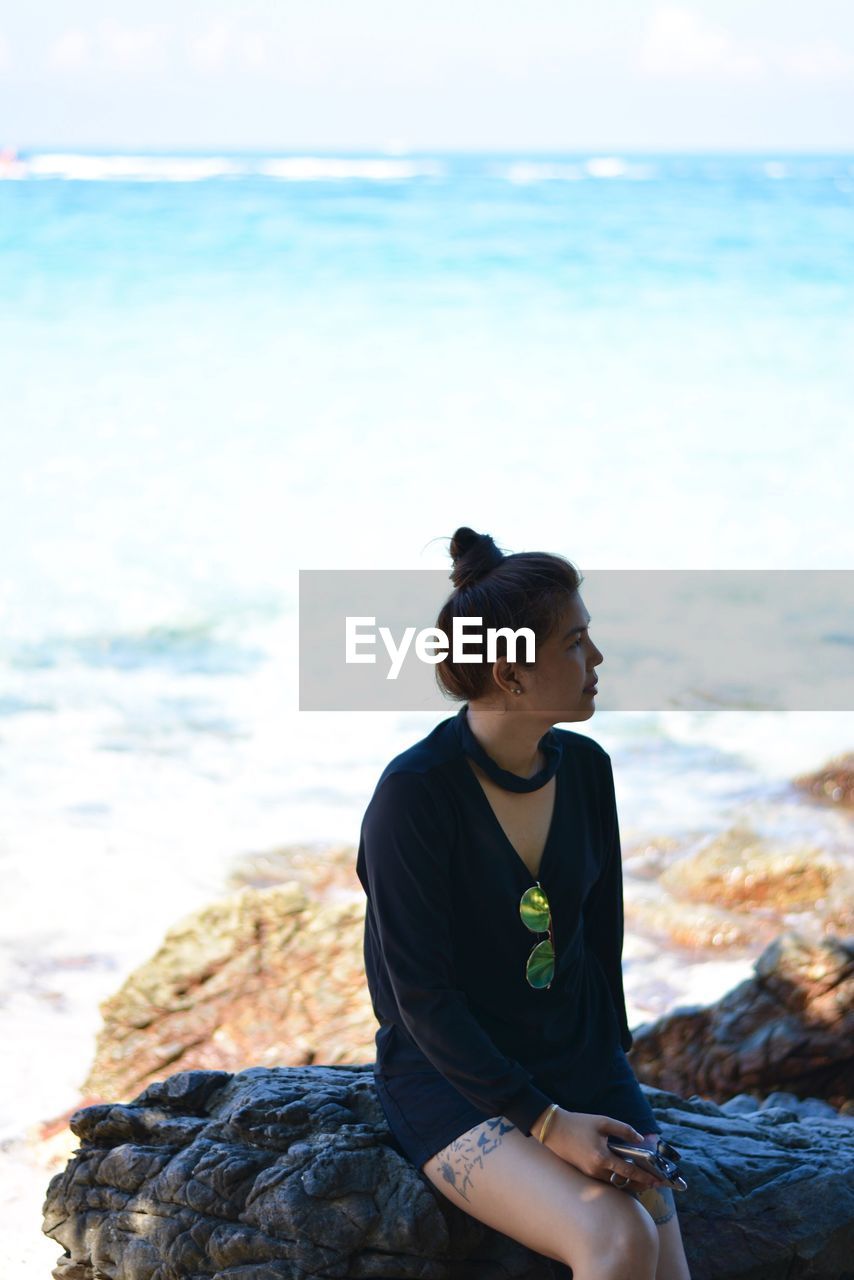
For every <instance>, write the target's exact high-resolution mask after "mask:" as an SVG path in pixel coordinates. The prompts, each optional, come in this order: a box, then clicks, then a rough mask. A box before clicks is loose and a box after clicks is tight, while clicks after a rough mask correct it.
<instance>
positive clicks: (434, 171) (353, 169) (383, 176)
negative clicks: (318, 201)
mask: <svg viewBox="0 0 854 1280" xmlns="http://www.w3.org/2000/svg"><path fill="white" fill-rule="evenodd" d="M259 171H260V172H261V173H262V174H264V175H266V176H267V177H268V178H284V179H285V180H287V181H289V182H327V181H330V180H332V181H340V180H342V179H344V180H350V181H352V180H354V179H355V180H357V181H366V182H389V181H391V182H404V181H408V180H409V179H410V178H434V177H441V176H442V175H443V173H444V169H443V167H442V165H440V164H438V163H436V161H434V160H390V159H386V158H383V157H377V158H375V159H355V158H353V159H350V158H347V157H341V158H336V157H328V156H288V157H285V158H284V159H281V160H268V161H266V162H265V163H263V164H262V165H261V166H260V167H259Z"/></svg>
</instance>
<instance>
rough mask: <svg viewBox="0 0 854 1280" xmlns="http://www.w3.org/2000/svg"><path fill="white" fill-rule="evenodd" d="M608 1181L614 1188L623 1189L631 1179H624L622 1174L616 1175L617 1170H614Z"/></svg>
mask: <svg viewBox="0 0 854 1280" xmlns="http://www.w3.org/2000/svg"><path fill="white" fill-rule="evenodd" d="M610 1181H611V1182H612V1183H613V1184H614V1186H615V1187H625V1186H627V1185H628V1183H629V1182H630V1181H631V1179H630V1178H626V1177H624V1175H623V1174H622V1173H617V1170H616V1169H615V1170H614V1172H613V1173H612V1174H611V1178H610Z"/></svg>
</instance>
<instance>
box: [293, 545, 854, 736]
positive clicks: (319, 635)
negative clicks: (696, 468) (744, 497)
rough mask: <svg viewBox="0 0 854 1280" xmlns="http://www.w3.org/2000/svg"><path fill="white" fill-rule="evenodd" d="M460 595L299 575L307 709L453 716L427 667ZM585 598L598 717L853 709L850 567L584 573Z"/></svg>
mask: <svg viewBox="0 0 854 1280" xmlns="http://www.w3.org/2000/svg"><path fill="white" fill-rule="evenodd" d="M450 592H451V584H450V581H449V578H448V575H447V573H446V572H445V571H444V570H431V569H416V570H405V569H400V570H397V569H386V570H383V569H379V570H335V569H332V570H301V571H300V574H299V642H300V655H299V707H300V710H301V711H443V710H447V709H448V707H449V705H450V706H451V707H452V708H453V706H455V705H456V704H453V703H450V700H449V699H448V698H447V697H446V696H445V695H444V694H443V693H442V692H441V690H440V689H439V687H438V685H437V683H436V674H435V665H433V664H432V663H430V662H428V661H426V660H425V655H427V654H429V653H430V652H434V653H435V652H436V643H435V642H436V639H437V637H436V636H435V634H434V635H432V636H431V634H430V632H431V631H432V629H433V628H435V624H436V618H437V616H438V613H439V610H440V608H441V606H442V604H443V603H444V601H445V600H446V599H447V597H448V596H449V594H450ZM580 594H581V597H582V599H583V601H584V604H585V606H586V608H587V610H588V612H589V613H590V615H591V622H590V635H591V637H592V639H593V640H594V641H595V643H596V645H597V647H598V648H599V649H600V650H601V651H602V654H603V661H602V663H601V664H600V666H599V667H598V668H597V674H598V676H599V693H598V695H597V707H598V709H600V710H612V711H652V710H666V709H673V708H684V709H686V710H687V709H691V710H698V709H700V710H739V711H743V710H757V711H851V710H854V625H852V623H854V572H852V571H849V570H836V569H828V570H812V569H792V570H752V569H733V570H729V569H720V570H718V569H705V570H665V569H662V570H655V569H650V570H602V571H599V572H596V571H590V572H588V571H584V582H583V583H582V585H581V591H580ZM477 630H480V628H477ZM419 633H421V634H419ZM448 639H449V640H451V639H452V637H448ZM468 651H469V652H472V651H473V652H475V653H476V652H477V646H476V645H475V646H474V647H473V646H472V642H471V641H469V649H468ZM518 652H519V656H520V657H524V656H525V651H524V647H521V648H520V649H519V651H518Z"/></svg>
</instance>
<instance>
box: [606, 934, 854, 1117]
mask: <svg viewBox="0 0 854 1280" xmlns="http://www.w3.org/2000/svg"><path fill="white" fill-rule="evenodd" d="M754 969H755V973H756V976H755V978H748V979H747V980H746V981H745V982H742V983H740V984H739V985H738V986H737V987H735V988H734V989H733V990H732V991H729V992H727V994H726V995H725V996H723V997H722V999H721V1000H719V1001H718V1002H717V1003H716V1004H713V1005H710V1006H709V1007H707V1008H700V1007H691V1008H683V1009H675V1010H674V1011H673V1012H672V1013H669V1014H667V1015H666V1016H665V1017H663V1018H660V1019H658V1021H657V1022H655V1023H651V1024H650V1023H647V1024H644V1025H643V1026H641V1027H637V1028H636V1029H635V1031H634V1045H633V1047H632V1050H631V1063H632V1067H633V1069H634V1071H635V1072H636V1074H637V1076H638V1078H639V1079H640V1080H643V1081H644V1082H645V1083H647V1084H650V1085H655V1086H657V1087H658V1088H661V1089H667V1090H670V1091H672V1092H674V1093H682V1094H691V1093H699V1094H702V1095H703V1096H705V1097H708V1098H712V1099H713V1100H715V1101H717V1102H723V1101H724V1100H725V1099H727V1098H729V1097H731V1096H732V1095H733V1094H737V1093H754V1094H766V1093H769V1092H771V1091H775V1090H784V1091H788V1092H790V1093H793V1094H795V1095H796V1096H799V1097H813V1098H823V1099H826V1100H827V1101H828V1102H830V1103H831V1104H832V1105H833V1106H834V1107H837V1108H840V1107H844V1106H846V1105H849V1104H850V1102H851V1099H852V1096H854V1088H852V1085H853V1084H854V939H848V940H843V939H829V940H827V941H824V942H821V943H809V942H807V941H806V939H804V938H803V937H802V936H801V935H799V934H797V933H795V932H794V931H789V932H787V933H784V934H783V935H781V936H780V937H779V938H777V939H776V940H775V941H774V942H773V943H772V944H771V945H770V946H769V947H767V948H766V949H765V950H764V951H763V952H762V954H761V955H760V957H759V959H758V960H757V961H756V963H755V965H754Z"/></svg>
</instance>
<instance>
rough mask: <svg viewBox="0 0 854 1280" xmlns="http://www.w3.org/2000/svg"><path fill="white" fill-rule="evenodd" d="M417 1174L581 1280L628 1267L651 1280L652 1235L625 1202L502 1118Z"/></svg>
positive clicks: (650, 1225)
mask: <svg viewBox="0 0 854 1280" xmlns="http://www.w3.org/2000/svg"><path fill="white" fill-rule="evenodd" d="M422 1171H423V1173H424V1175H425V1177H427V1178H428V1179H429V1180H430V1182H431V1183H432V1184H433V1186H435V1187H436V1188H437V1190H439V1191H441V1192H442V1194H443V1195H445V1196H446V1197H447V1198H448V1199H449V1200H450V1201H452V1203H454V1204H456V1205H457V1206H458V1207H459V1208H461V1209H464V1210H465V1211H466V1212H467V1213H470V1214H471V1215H472V1217H474V1218H477V1219H478V1221H480V1222H483V1223H485V1224H486V1225H487V1226H489V1227H492V1228H493V1229H494V1230H496V1231H500V1232H502V1233H503V1234H504V1235H507V1236H510V1237H511V1238H512V1239H514V1240H518V1241H519V1243H520V1244H524V1245H526V1246H527V1247H528V1248H529V1249H532V1250H534V1252H535V1253H540V1254H542V1255H543V1256H544V1257H547V1258H552V1259H555V1260H556V1261H559V1262H565V1263H567V1264H568V1265H569V1266H570V1267H572V1268H573V1271H574V1272H577V1274H578V1276H579V1277H583V1276H584V1275H585V1274H589V1275H591V1276H594V1275H608V1274H615V1273H616V1271H617V1270H618V1264H619V1262H620V1261H621V1260H622V1261H624V1262H625V1261H628V1260H631V1261H632V1263H633V1266H634V1268H635V1269H634V1271H633V1274H634V1275H635V1276H636V1277H637V1280H647V1277H649V1280H652V1277H653V1276H654V1275H655V1266H656V1260H657V1257H658V1238H657V1228H656V1226H655V1224H654V1222H653V1220H652V1218H651V1217H650V1215H649V1213H648V1212H647V1211H646V1209H644V1208H643V1206H642V1205H641V1204H640V1203H639V1202H638V1201H637V1200H636V1199H635V1198H634V1197H633V1196H630V1195H626V1194H624V1192H622V1191H621V1190H620V1189H619V1188H617V1187H612V1186H611V1185H610V1183H607V1182H602V1181H600V1180H599V1179H597V1178H591V1177H588V1175H587V1174H585V1173H582V1172H581V1170H580V1169H576V1168H575V1167H574V1166H573V1165H571V1164H568V1163H567V1162H566V1161H565V1160H562V1159H561V1158H560V1156H557V1155H555V1153H554V1152H553V1151H550V1150H549V1148H548V1147H544V1146H543V1145H542V1143H539V1142H537V1140H536V1139H535V1138H532V1137H525V1136H524V1134H522V1133H521V1132H520V1131H519V1129H517V1128H516V1126H515V1125H513V1124H511V1123H510V1121H509V1120H507V1119H506V1117H504V1116H494V1117H492V1118H491V1119H489V1120H484V1121H483V1122H482V1123H480V1124H478V1125H475V1127H474V1128H472V1129H469V1130H468V1131H467V1132H466V1133H463V1134H461V1135H460V1137H458V1138H455V1139H454V1141H453V1142H451V1143H449V1144H448V1146H446V1147H444V1148H443V1149H442V1150H441V1151H439V1152H437V1153H436V1155H434V1156H432V1157H431V1158H430V1159H429V1160H428V1161H427V1162H426V1163H425V1164H424V1165H423V1166H422Z"/></svg>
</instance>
